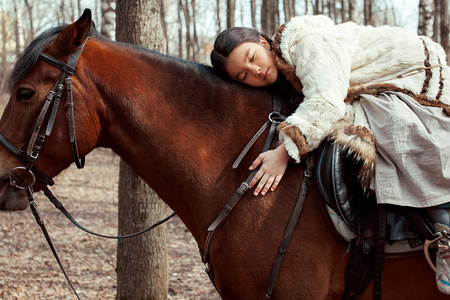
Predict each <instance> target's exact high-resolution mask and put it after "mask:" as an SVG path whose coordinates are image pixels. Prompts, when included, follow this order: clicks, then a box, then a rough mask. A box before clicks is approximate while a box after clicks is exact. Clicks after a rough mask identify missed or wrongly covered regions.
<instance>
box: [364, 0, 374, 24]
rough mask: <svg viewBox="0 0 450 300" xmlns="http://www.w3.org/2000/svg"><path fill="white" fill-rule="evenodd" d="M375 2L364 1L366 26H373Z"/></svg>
mask: <svg viewBox="0 0 450 300" xmlns="http://www.w3.org/2000/svg"><path fill="white" fill-rule="evenodd" d="M372 9H373V0H364V25H373V20H372V17H373V16H372Z"/></svg>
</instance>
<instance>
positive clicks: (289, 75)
mask: <svg viewBox="0 0 450 300" xmlns="http://www.w3.org/2000/svg"><path fill="white" fill-rule="evenodd" d="M285 28H286V24H284V25H281V26H280V27H278V29H277V32H276V33H275V35H274V37H273V42H272V53H273V55H274V56H275V63H276V65H277V68H278V71H280V72H281V74H283V76H284V77H285V78H286V80H287V81H289V83H290V84H291V85H292V87H293V88H294V89H295V90H296V91H297V92H299V93H300V94H301V95H303V93H302V89H303V86H302V83H301V82H300V79H299V78H298V77H297V75H295V68H294V67H293V66H291V65H289V64H288V63H287V62H286V60H285V59H284V58H283V55H282V54H281V48H280V44H281V38H282V36H283V31H284V29H285Z"/></svg>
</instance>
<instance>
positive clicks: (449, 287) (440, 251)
mask: <svg viewBox="0 0 450 300" xmlns="http://www.w3.org/2000/svg"><path fill="white" fill-rule="evenodd" d="M435 227H436V230H437V233H436V238H434V239H433V240H426V241H425V245H424V253H425V257H426V259H427V262H428V264H429V265H430V267H431V268H432V269H433V271H434V272H435V273H436V285H437V288H438V290H439V291H440V292H442V293H444V294H448V295H450V266H449V263H448V262H447V260H449V261H450V228H449V227H448V226H445V225H442V224H435ZM433 243H436V244H437V255H436V266H435V265H434V264H433V262H432V261H431V258H430V254H429V247H430V245H432V244H433Z"/></svg>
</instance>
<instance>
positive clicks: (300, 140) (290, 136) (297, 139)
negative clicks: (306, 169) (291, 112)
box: [277, 122, 311, 163]
mask: <svg viewBox="0 0 450 300" xmlns="http://www.w3.org/2000/svg"><path fill="white" fill-rule="evenodd" d="M277 129H278V131H279V132H280V137H281V138H280V139H281V140H282V141H283V142H284V145H285V148H286V151H287V152H288V154H289V156H290V157H291V158H293V159H294V160H295V162H297V163H299V162H300V159H301V158H303V157H304V156H305V155H306V154H307V153H309V151H311V148H310V147H309V145H308V143H307V142H306V138H305V136H304V135H303V134H302V133H301V132H300V130H299V129H298V128H297V127H295V126H292V125H289V124H288V123H286V122H281V123H280V124H279V125H278V127H277Z"/></svg>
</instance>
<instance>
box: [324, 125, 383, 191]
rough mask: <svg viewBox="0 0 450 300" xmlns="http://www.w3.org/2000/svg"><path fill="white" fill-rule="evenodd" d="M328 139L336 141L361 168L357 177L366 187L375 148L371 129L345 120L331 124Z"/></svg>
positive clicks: (370, 175)
mask: <svg viewBox="0 0 450 300" xmlns="http://www.w3.org/2000/svg"><path fill="white" fill-rule="evenodd" d="M328 139H329V140H331V141H332V142H334V143H336V144H337V145H338V146H339V147H340V148H341V149H342V150H343V151H344V152H346V154H347V155H348V156H349V157H352V158H353V159H355V162H356V164H360V165H361V168H360V169H359V172H358V179H359V181H360V182H361V184H362V186H363V187H365V188H367V187H368V186H369V183H370V179H371V178H372V176H373V173H374V171H375V162H376V157H377V150H376V148H375V137H374V135H373V132H372V130H370V129H369V128H367V127H364V126H362V125H353V124H350V123H349V122H348V121H346V120H340V121H337V122H335V123H334V124H333V126H332V128H331V133H330V135H329V136H328Z"/></svg>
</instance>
